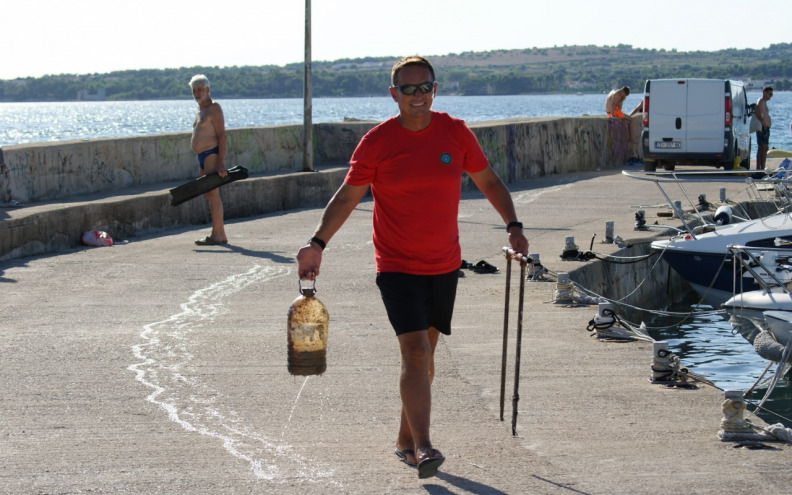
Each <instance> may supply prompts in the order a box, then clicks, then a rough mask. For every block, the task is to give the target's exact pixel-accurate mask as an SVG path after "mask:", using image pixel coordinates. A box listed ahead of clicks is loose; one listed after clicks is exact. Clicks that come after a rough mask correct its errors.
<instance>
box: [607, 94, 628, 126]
mask: <svg viewBox="0 0 792 495" xmlns="http://www.w3.org/2000/svg"><path fill="white" fill-rule="evenodd" d="M628 96H630V87H629V86H625V87H623V88H621V89H614V90H613V91H611V92H610V93H608V97H607V98H606V99H605V112H606V113H607V114H608V117H618V118H620V119H626V118H627V116H626V115H624V112H622V108H621V107H622V103H624V100H626V99H627V97H628Z"/></svg>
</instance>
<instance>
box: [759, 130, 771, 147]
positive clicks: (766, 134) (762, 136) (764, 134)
mask: <svg viewBox="0 0 792 495" xmlns="http://www.w3.org/2000/svg"><path fill="white" fill-rule="evenodd" d="M756 144H770V128H769V127H762V130H761V131H756Z"/></svg>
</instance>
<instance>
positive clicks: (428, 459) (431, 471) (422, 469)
mask: <svg viewBox="0 0 792 495" xmlns="http://www.w3.org/2000/svg"><path fill="white" fill-rule="evenodd" d="M418 459H419V462H418V478H419V479H422V480H423V479H426V478H431V477H432V476H436V475H437V469H438V468H439V467H440V465H441V464H443V462H445V457H443V454H441V453H440V451H439V450H437V449H432V450H431V451H430V452H427V453H425V454H421V455H420V456H418Z"/></svg>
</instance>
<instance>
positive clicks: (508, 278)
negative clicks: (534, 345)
mask: <svg viewBox="0 0 792 495" xmlns="http://www.w3.org/2000/svg"><path fill="white" fill-rule="evenodd" d="M511 262H512V259H511V257H510V256H507V257H506V302H505V303H504V309H503V352H502V353H501V383H500V420H501V421H503V404H504V401H505V400H506V345H507V343H508V340H509V294H510V293H511Z"/></svg>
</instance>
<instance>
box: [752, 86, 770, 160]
mask: <svg viewBox="0 0 792 495" xmlns="http://www.w3.org/2000/svg"><path fill="white" fill-rule="evenodd" d="M772 97H773V88H772V86H765V87H764V88H762V97H761V98H759V99H758V100H757V101H756V108H754V114H756V118H757V119H759V122H761V123H762V130H761V131H756V144H757V148H756V170H764V168H765V162H766V161H767V151H768V150H769V149H770V125H771V124H772V122H771V121H770V112H769V111H768V110H767V102H768V101H769V100H770V98H772Z"/></svg>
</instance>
